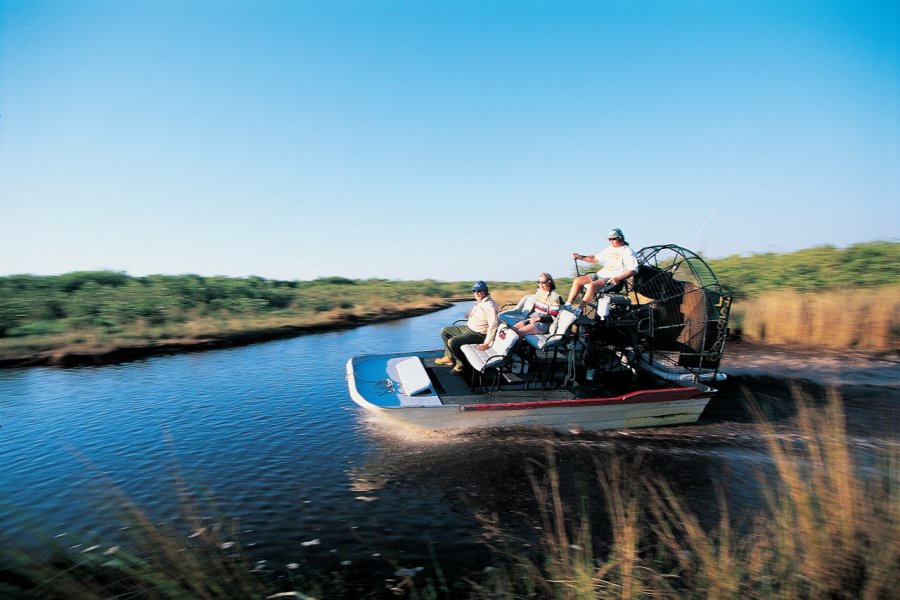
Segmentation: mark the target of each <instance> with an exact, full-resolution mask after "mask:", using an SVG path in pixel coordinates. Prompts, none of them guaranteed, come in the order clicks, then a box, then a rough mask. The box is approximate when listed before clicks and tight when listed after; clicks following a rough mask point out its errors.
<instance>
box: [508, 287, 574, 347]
mask: <svg viewBox="0 0 900 600" xmlns="http://www.w3.org/2000/svg"><path fill="white" fill-rule="evenodd" d="M537 283H538V289H537V292H535V294H534V309H533V310H532V311H531V314H529V315H528V317H527V318H526V319H524V320H522V321H519V322H518V323H516V324H515V325H513V328H514V329H515V330H516V331H517V332H518V334H519V338H521V337H522V336H524V335H534V334H538V333H547V331H548V330H549V329H550V323H551V322H552V321H553V319H554V318H555V317H556V315H558V314H559V309H560V306H561V305H562V298H560V297H559V294H557V293H556V282H555V281H553V277H551V276H550V274H549V273H541V274H540V275H538V278H537Z"/></svg>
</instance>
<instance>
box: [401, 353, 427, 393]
mask: <svg viewBox="0 0 900 600" xmlns="http://www.w3.org/2000/svg"><path fill="white" fill-rule="evenodd" d="M395 367H396V369H397V378H398V379H400V385H401V386H402V387H403V393H404V394H406V395H407V396H415V395H416V394H418V393H420V392H424V391H425V390H427V389H430V388H431V379H430V378H429V377H428V372H427V371H426V370H425V365H423V364H422V361H421V360H419V357H418V356H410V357H409V358H404V359H403V360H400V361H397V363H396V365H395Z"/></svg>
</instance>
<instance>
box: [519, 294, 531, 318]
mask: <svg viewBox="0 0 900 600" xmlns="http://www.w3.org/2000/svg"><path fill="white" fill-rule="evenodd" d="M534 299H535V295H534V294H528V295H527V296H522V299H521V300H519V303H518V304H517V305H516V310H518V311H521V312H523V313H525V314H526V315H529V314H531V311H533V310H534Z"/></svg>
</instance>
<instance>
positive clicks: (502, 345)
mask: <svg viewBox="0 0 900 600" xmlns="http://www.w3.org/2000/svg"><path fill="white" fill-rule="evenodd" d="M518 339H519V334H518V333H517V332H516V330H515V329H513V328H512V327H503V326H501V327H500V329H499V330H497V337H495V338H494V341H493V343H492V344H491V354H493V355H494V356H506V355H507V354H509V351H510V350H511V349H512V347H513V346H515V344H516V341H518Z"/></svg>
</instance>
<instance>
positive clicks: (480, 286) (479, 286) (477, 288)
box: [472, 279, 488, 292]
mask: <svg viewBox="0 0 900 600" xmlns="http://www.w3.org/2000/svg"><path fill="white" fill-rule="evenodd" d="M472 291H473V292H486V291H488V286H487V284H486V283H485V282H483V281H481V280H480V279H479V280H478V281H476V282H475V283H474V284H473V285H472Z"/></svg>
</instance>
